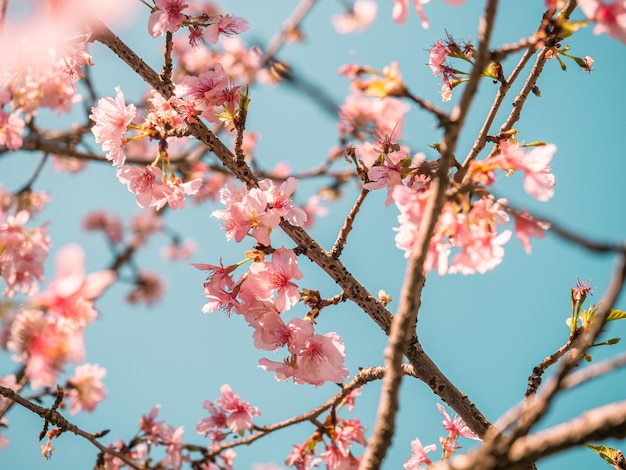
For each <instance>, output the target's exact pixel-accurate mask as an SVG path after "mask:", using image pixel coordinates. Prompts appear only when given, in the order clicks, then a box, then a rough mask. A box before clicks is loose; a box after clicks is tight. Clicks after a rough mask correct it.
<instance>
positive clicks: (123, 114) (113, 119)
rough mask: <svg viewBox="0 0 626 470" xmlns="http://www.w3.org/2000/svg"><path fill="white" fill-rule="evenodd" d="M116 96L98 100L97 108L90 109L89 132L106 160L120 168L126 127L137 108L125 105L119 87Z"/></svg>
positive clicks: (116, 89) (122, 162) (123, 157)
mask: <svg viewBox="0 0 626 470" xmlns="http://www.w3.org/2000/svg"><path fill="white" fill-rule="evenodd" d="M115 91H116V93H117V94H116V96H115V99H113V98H100V99H99V100H98V106H97V107H95V108H91V114H90V115H89V118H90V119H91V120H92V121H94V122H95V125H94V126H93V127H92V128H91V132H93V135H94V136H95V138H96V143H98V144H100V146H101V147H102V150H104V151H106V152H107V154H106V158H107V160H112V161H113V165H114V166H122V165H123V164H124V160H125V159H126V156H125V155H124V152H123V151H122V146H123V144H124V142H123V136H124V133H125V132H126V130H127V129H128V125H129V124H130V123H131V122H132V120H133V119H134V118H135V116H136V114H137V108H136V107H135V106H134V105H133V104H129V105H127V104H126V101H125V99H124V94H123V93H122V90H121V88H120V87H115Z"/></svg>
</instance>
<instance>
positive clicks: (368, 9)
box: [333, 0, 378, 34]
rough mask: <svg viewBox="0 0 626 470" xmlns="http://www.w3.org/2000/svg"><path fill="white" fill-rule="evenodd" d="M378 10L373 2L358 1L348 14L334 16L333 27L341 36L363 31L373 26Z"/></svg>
mask: <svg viewBox="0 0 626 470" xmlns="http://www.w3.org/2000/svg"><path fill="white" fill-rule="evenodd" d="M377 10H378V8H377V6H376V2H375V1H373V0H356V2H354V5H352V8H351V9H350V11H349V12H348V13H345V14H342V15H335V16H333V25H334V26H335V29H336V30H337V32H338V33H340V34H347V33H355V32H359V31H363V30H365V29H367V28H368V27H369V26H370V25H371V24H372V22H373V21H374V19H375V18H376V13H377Z"/></svg>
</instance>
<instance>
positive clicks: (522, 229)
mask: <svg viewBox="0 0 626 470" xmlns="http://www.w3.org/2000/svg"><path fill="white" fill-rule="evenodd" d="M514 216H515V236H516V237H517V238H518V239H519V241H520V243H521V244H522V246H523V247H524V251H525V252H526V253H528V254H530V251H531V248H530V237H536V238H543V237H545V230H548V229H549V228H550V224H548V223H546V222H541V221H539V220H535V219H534V218H533V217H532V216H531V215H530V214H529V213H528V211H527V210H525V211H524V212H523V213H521V214H520V213H514Z"/></svg>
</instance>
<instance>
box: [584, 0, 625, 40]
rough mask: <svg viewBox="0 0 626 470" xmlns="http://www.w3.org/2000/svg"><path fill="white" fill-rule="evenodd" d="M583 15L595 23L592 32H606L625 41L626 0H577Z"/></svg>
mask: <svg viewBox="0 0 626 470" xmlns="http://www.w3.org/2000/svg"><path fill="white" fill-rule="evenodd" d="M577 3H578V6H579V8H580V9H581V11H582V12H583V13H584V15H585V16H586V17H587V18H588V19H589V20H590V21H594V22H595V23H596V26H595V28H594V29H593V33H594V34H601V33H607V34H608V35H609V36H611V37H614V38H617V39H619V40H620V41H621V42H623V43H626V1H625V0H615V1H613V2H608V3H607V2H605V1H604V0H578V2H577Z"/></svg>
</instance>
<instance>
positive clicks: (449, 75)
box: [428, 34, 495, 102]
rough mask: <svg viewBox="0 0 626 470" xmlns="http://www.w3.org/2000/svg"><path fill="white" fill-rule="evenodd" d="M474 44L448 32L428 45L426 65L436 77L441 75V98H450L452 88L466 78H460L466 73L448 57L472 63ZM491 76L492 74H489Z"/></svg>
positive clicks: (445, 99)
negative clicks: (456, 66)
mask: <svg viewBox="0 0 626 470" xmlns="http://www.w3.org/2000/svg"><path fill="white" fill-rule="evenodd" d="M473 56H474V46H473V45H472V44H471V43H461V42H458V41H456V40H455V39H454V38H453V37H452V36H451V35H450V34H448V35H447V36H446V39H445V40H441V39H440V40H438V41H437V42H436V43H435V44H433V45H432V46H431V47H430V51H429V61H428V66H429V67H430V69H431V70H432V71H433V73H434V74H435V76H436V77H441V82H442V86H441V91H440V93H441V99H442V101H444V102H445V101H449V100H450V99H451V98H452V89H453V88H454V87H456V86H457V85H459V84H461V83H463V82H464V81H466V80H467V78H461V77H460V75H467V73H465V72H462V71H460V70H457V69H456V68H454V67H452V66H451V65H450V64H449V63H448V62H447V60H448V58H451V59H461V60H463V61H465V62H468V63H469V64H473V62H472V58H473ZM487 75H489V71H488V72H487ZM489 76H492V78H495V77H493V74H491V75H489Z"/></svg>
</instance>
